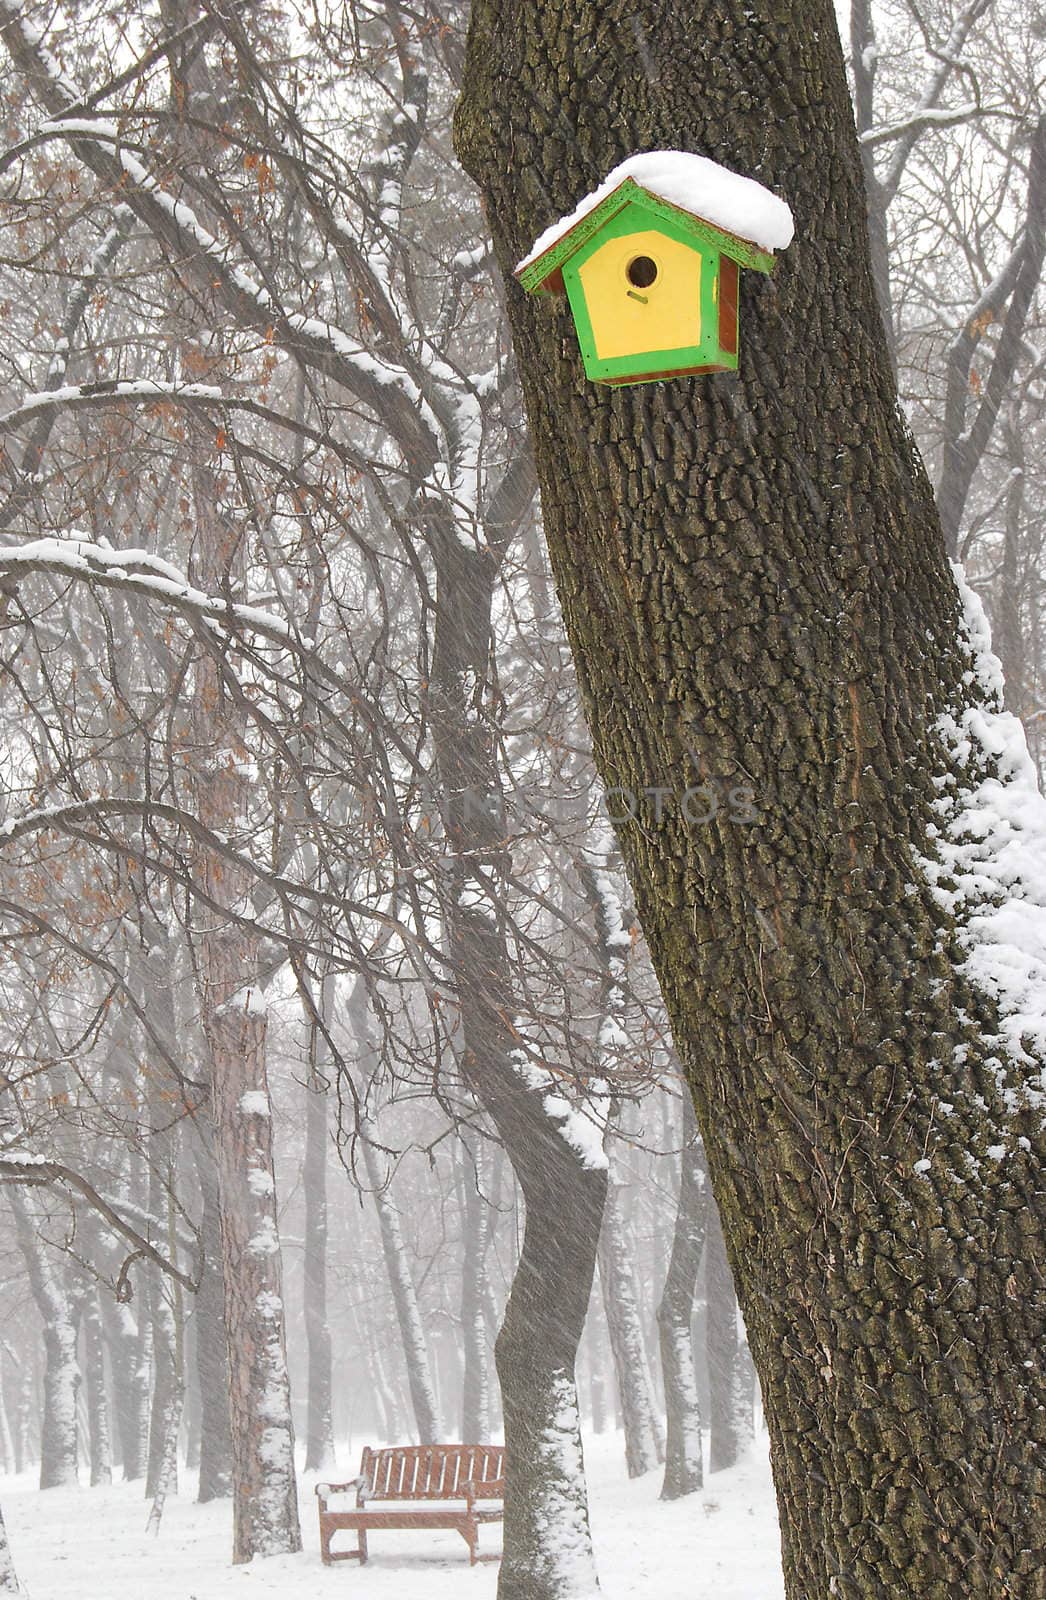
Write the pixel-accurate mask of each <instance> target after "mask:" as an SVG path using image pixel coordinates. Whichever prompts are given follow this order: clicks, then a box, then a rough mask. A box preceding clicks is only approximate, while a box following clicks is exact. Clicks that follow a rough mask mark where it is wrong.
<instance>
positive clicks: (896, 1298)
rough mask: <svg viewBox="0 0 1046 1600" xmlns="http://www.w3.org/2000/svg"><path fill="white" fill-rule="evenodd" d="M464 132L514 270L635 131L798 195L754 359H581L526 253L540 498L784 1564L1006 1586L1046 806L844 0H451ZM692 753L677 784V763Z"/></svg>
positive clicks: (753, 333) (760, 293) (828, 1579)
mask: <svg viewBox="0 0 1046 1600" xmlns="http://www.w3.org/2000/svg"><path fill="white" fill-rule="evenodd" d="M456 143H457V148H458V151H459V154H460V155H461V156H462V159H463V160H464V162H465V164H466V165H467V167H468V169H469V170H470V171H471V172H472V174H473V175H474V176H475V177H476V178H477V179H478V180H479V181H480V183H481V184H482V187H483V191H484V196H485V200H486V205H487V214H488V216H489V218H490V221H491V225H492V228H493V230H494V235H495V247H496V250H497V253H498V258H499V260H500V262H501V264H502V267H503V270H504V272H505V274H506V277H507V278H511V273H512V269H513V266H514V264H515V263H516V262H517V261H518V260H519V259H520V258H521V256H522V255H523V254H524V252H525V251H527V250H528V249H529V248H530V246H531V244H532V243H533V240H534V239H535V237H536V236H537V235H538V233H539V232H540V231H541V229H542V228H543V227H544V226H546V225H547V224H548V223H549V222H551V221H552V220H554V219H555V218H556V217H557V216H558V215H560V214H561V213H564V212H566V211H569V210H570V208H571V207H572V206H573V205H574V204H576V203H577V201H578V200H579V199H580V198H581V197H582V196H584V195H585V194H587V193H588V192H590V191H591V190H592V189H593V188H595V187H596V186H597V185H598V183H599V182H600V181H601V180H602V179H603V178H604V177H605V175H606V173H607V172H608V171H610V169H611V168H612V167H613V166H614V165H615V163H616V162H618V161H620V160H621V159H622V158H623V157H625V156H626V155H629V154H631V153H632V152H633V151H635V150H637V149H649V148H651V147H654V148H662V149H685V148H688V149H691V150H695V149H696V150H700V151H702V152H704V153H705V154H707V155H709V156H712V157H714V158H716V159H718V160H720V161H722V162H723V163H724V164H725V165H727V166H729V167H731V168H733V169H734V170H735V171H740V172H742V173H747V174H750V175H754V176H757V177H759V178H760V179H761V180H762V181H763V182H765V183H767V184H768V185H769V186H770V187H772V188H773V189H774V190H776V191H777V192H778V193H780V194H783V195H784V196H785V197H786V198H787V199H788V200H789V202H790V203H791V204H792V205H793V208H794V211H795V213H796V223H797V234H796V243H795V245H794V246H793V247H792V249H791V250H790V251H789V252H788V253H787V255H786V256H785V257H784V259H783V260H782V261H781V262H780V264H779V265H778V268H777V271H776V273H775V276H774V279H773V281H772V282H769V283H767V282H764V281H763V280H759V281H757V282H756V281H752V280H753V278H754V276H755V275H754V274H747V275H745V276H744V277H743V281H742V292H741V307H740V309H741V365H740V371H739V373H738V374H737V375H736V376H730V375H724V376H721V377H710V378H709V377H704V378H701V377H698V378H689V379H679V380H669V381H665V382H661V383H653V384H648V385H642V386H637V387H634V388H630V387H625V388H622V389H610V388H606V387H602V386H599V385H596V384H593V383H588V382H586V381H584V378H583V376H582V368H581V365H580V358H579V352H578V348H577V337H576V332H575V330H574V328H573V326H572V323H571V318H570V312H569V309H568V307H567V306H566V305H565V304H564V303H563V302H562V301H561V300H557V299H555V298H554V297H549V296H541V297H527V296H524V295H523V294H522V293H521V292H520V291H519V290H518V288H516V287H514V286H513V287H511V288H510V290H509V299H508V304H509V312H510V316H511V320H512V327H513V334H514V343H515V350H516V356H517V360H518V363H519V368H520V373H521V379H522V383H523V388H524V393H525V396H526V400H527V407H528V412H529V415H530V421H531V432H532V437H533V440H534V445H535V451H536V457H537V466H538V474H539V477H540V480H541V486H542V498H543V507H544V526H545V530H546V537H547V538H548V540H549V545H550V550H551V554H552V561H553V568H554V571H555V574H556V580H557V586H558V589H559V594H560V598H561V601H562V605H563V613H564V618H565V621H566V626H567V629H568V632H569V635H570V638H571V643H572V647H573V653H574V658H575V661H576V663H577V666H578V671H579V676H580V679H581V687H582V693H583V696H584V701H585V704H586V706H587V707H588V709H589V713H590V727H591V732H592V741H593V749H594V753H595V757H596V761H597V765H598V767H599V770H600V772H601V774H602V776H603V779H604V782H605V783H606V784H607V786H608V787H610V786H617V787H618V788H622V787H623V788H625V789H627V790H630V791H632V792H633V793H634V794H636V795H637V796H639V795H642V794H643V793H644V791H645V790H646V789H647V788H648V786H650V785H664V784H666V783H667V784H669V785H675V789H674V790H673V793H674V794H675V795H676V797H677V803H676V804H675V805H674V806H670V807H668V808H666V814H665V815H663V817H662V820H661V824H660V825H659V826H656V825H655V823H654V821H653V820H652V818H651V816H650V814H649V812H644V811H643V809H642V808H639V815H637V817H636V820H635V822H632V821H630V820H628V819H627V818H626V820H625V821H624V822H622V823H621V825H620V827H619V829H618V832H619V837H620V839H621V842H622V850H623V855H624V858H625V861H626V865H627V869H628V872H629V876H630V878H631V881H632V885H633V888H634V891H635V895H636V904H637V910H638V913H639V916H640V919H641V921H642V925H643V928H644V932H645V935H646V939H647V943H648V945H649V948H650V951H651V954H652V958H653V961H654V964H655V967H656V969H657V972H658V976H659V978H660V980H661V986H662V991H663V993H664V996H665V1001H666V1004H667V1007H668V1011H669V1016H670V1020H671V1023H672V1032H673V1037H674V1040H675V1044H676V1047H677V1049H678V1051H679V1054H680V1058H681V1061H682V1064H683V1066H684V1069H685V1071H686V1074H687V1077H688V1079H689V1081H690V1082H691V1085H692V1087H693V1090H694V1095H695V1105H696V1109H697V1113H698V1121H699V1125H700V1127H701V1131H702V1136H703V1138H704V1142H705V1149H706V1153H707V1157H708V1163H709V1170H710V1175H711V1178H712V1182H713V1186H714V1190H715V1195H716V1199H717V1201H718V1204H719V1207H720V1212H721V1215H722V1218H723V1226H724V1231H725V1234H726V1239H727V1246H728V1254H729V1259H730V1262H731V1265H732V1267H733V1269H734V1275H735V1281H736V1283H737V1287H738V1292H739V1294H740V1296H741V1300H742V1307H743V1310H744V1315H745V1322H746V1325H747V1328H748V1333H749V1338H750V1340H751V1344H752V1350H753V1354H754V1357H755V1360H756V1363H757V1368H758V1372H759V1377H760V1382H761V1389H762V1396H763V1403H764V1408H765V1415H766V1418H767V1423H768V1427H769V1431H770V1436H771V1446H772V1459H773V1463H774V1473H775V1482H776V1486H777V1492H778V1504H779V1510H780V1522H781V1529H782V1547H783V1559H784V1570H785V1587H786V1593H787V1595H788V1600H827V1597H828V1596H830V1595H832V1594H842V1593H845V1594H846V1595H847V1596H848V1600H901V1597H908V1596H910V1595H912V1594H913V1593H918V1594H919V1595H920V1600H969V1597H976V1600H987V1597H989V1596H993V1595H997V1594H998V1593H999V1592H1000V1587H1001V1586H1002V1585H1005V1587H1006V1589H1007V1591H1008V1600H1032V1597H1033V1596H1036V1595H1037V1594H1038V1593H1041V1564H1040V1562H1039V1561H1038V1558H1037V1556H1036V1554H1035V1553H1034V1552H1035V1551H1036V1550H1037V1547H1038V1544H1039V1534H1038V1529H1039V1528H1040V1527H1041V1526H1043V1525H1044V1524H1046V1475H1044V1474H1043V1473H1042V1471H1041V1468H1040V1466H1039V1462H1041V1458H1042V1450H1043V1447H1044V1444H1046V1431H1044V1430H1046V1393H1044V1391H1043V1377H1044V1375H1043V1366H1042V1361H1041V1341H1042V1327H1043V1293H1044V1290H1043V1285H1042V1283H1041V1281H1040V1280H1039V1279H1038V1278H1036V1276H1035V1273H1034V1269H1033V1268H1032V1267H1031V1266H1030V1263H1031V1262H1032V1261H1034V1260H1037V1259H1039V1258H1040V1257H1041V1255H1042V1252H1043V1244H1042V1241H1043V1236H1044V1221H1046V1219H1044V1215H1043V1197H1042V1186H1041V1162H1042V1155H1043V1148H1042V1138H1043V1134H1042V1127H1041V1119H1040V1117H1039V1115H1038V1111H1037V1105H1038V1094H1039V1077H1040V1073H1041V1066H1042V1053H1043V1052H1042V1047H1041V1044H1040V1042H1039V1041H1040V1026H1041V1008H1040V1006H1039V1005H1038V1003H1036V1005H1035V1007H1034V1008H1033V1015H1032V1018H1031V1019H1030V1020H1031V1021H1032V1024H1033V1026H1032V1032H1031V1034H1030V1035H1028V1034H1025V1035H1024V1036H1023V1038H1022V1022H1027V1021H1028V1020H1029V1019H1028V1018H1027V1017H1026V1016H1025V1015H1024V1013H1023V1012H1022V1010H1021V1002H1020V995H1021V993H1024V994H1025V996H1027V994H1028V993H1029V992H1032V993H1034V992H1035V989H1036V985H1037V979H1035V978H1032V977H1031V973H1032V972H1033V971H1034V970H1035V968H1034V961H1035V959H1036V958H1035V957H1034V956H1033V954H1032V953H1031V952H1030V951H1029V952H1028V953H1027V955H1019V954H1018V955H1016V956H1015V959H1017V960H1018V961H1019V962H1021V963H1024V964H1023V965H1021V966H1020V967H1019V972H1020V974H1022V975H1027V978H1028V982H1027V987H1026V988H1022V984H1023V981H1024V980H1023V976H1022V977H1021V979H1020V981H1019V982H1017V983H1016V984H1011V983H1010V982H1009V980H1008V978H1007V971H1006V963H1005V961H1003V960H1000V962H999V963H998V965H993V966H992V967H991V971H990V975H988V976H986V975H985V969H984V968H982V967H981V966H979V964H978V960H977V958H976V956H974V955H972V954H971V952H972V951H975V950H979V949H980V948H981V947H982V945H981V941H982V940H983V939H985V938H987V937H988V935H989V932H990V933H991V934H994V935H997V936H999V937H1000V938H1001V937H1002V935H1001V932H1000V928H999V924H998V922H997V920H995V914H994V910H993V906H994V904H995V902H996V900H997V899H998V900H999V901H1003V902H1006V903H1007V904H1009V903H1014V904H1016V903H1019V902H1020V901H1021V899H1022V898H1024V899H1026V900H1027V901H1029V902H1030V903H1031V904H1033V905H1035V906H1038V905H1041V892H1040V889H1038V888H1036V887H1035V885H1034V884H1033V883H1030V882H1025V881H1024V880H1023V879H1022V878H1021V877H1020V875H1019V868H1018V863H1017V862H1016V861H1014V859H1013V856H1012V855H1007V857H1006V860H1005V861H1004V860H1001V859H1000V857H999V854H998V851H999V848H1000V837H1001V836H1003V835H1004V836H1005V837H1006V838H1007V839H1009V838H1011V837H1012V835H1011V834H1010V832H1009V831H1008V830H1009V826H1010V825H1009V824H1007V827H1006V828H1005V829H1002V830H1001V833H1000V830H999V829H995V828H993V827H992V826H987V825H986V824H987V820H988V814H987V812H986V811H985V810H984V801H983V795H984V791H983V789H982V785H987V786H988V788H989V790H990V792H991V794H992V796H993V803H997V804H998V805H999V806H1001V807H1003V808H1004V809H1007V811H1008V812H1009V813H1012V814H1014V815H1016V814H1017V812H1018V811H1019V813H1020V815H1021V817H1022V823H1021V825H1020V828H1017V827H1016V825H1014V827H1015V832H1019V831H1021V830H1022V829H1023V827H1024V826H1025V824H1026V823H1027V824H1028V825H1029V826H1030V827H1031V829H1032V833H1033V837H1034V838H1035V839H1036V849H1037V848H1038V847H1039V846H1038V839H1039V837H1040V836H1041V811H1040V809H1039V803H1038V802H1037V801H1036V800H1035V798H1034V796H1033V795H1032V793H1031V779H1030V775H1029V772H1028V769H1027V767H1026V766H1025V765H1024V762H1023V756H1022V753H1021V749H1020V745H1019V741H1018V739H1017V737H1016V735H1015V733H1014V730H1013V728H1012V726H1011V725H1009V724H1008V723H1005V722H1003V721H1002V720H1000V697H999V694H998V690H997V687H996V685H995V683H994V681H993V679H992V676H991V671H992V669H991V665H990V662H989V661H988V659H987V657H986V655H985V653H984V647H983V622H982V619H981V618H980V616H979V615H978V612H977V608H976V605H975V602H974V601H973V600H972V599H971V598H970V597H969V595H968V594H963V595H961V594H960V592H959V591H958V590H957V587H956V584H955V582H954V581H953V579H952V577H951V575H950V574H949V571H948V568H947V563H946V557H945V548H944V541H943V537H942V533H941V528H940V523H939V520H938V518H937V514H936V510H935V506H934V501H933V495H932V493H931V490H930V486H929V483H928V481H927V479H926V476H925V473H924V471H923V469H922V466H921V464H920V462H919V461H918V459H917V456H916V453H915V451H914V448H913V445H912V442H911V438H910V436H909V434H908V431H907V428H906V425H905V423H904V419H903V416H902V414H901V411H900V408H899V407H898V404H897V396H896V390H895V387H894V384H893V381H892V375H891V370H890V363H889V359H888V355H887V351H886V349H885V345H884V341H883V333H882V319H881V316H880V312H879V306H878V302H877V300H876V295H875V290H874V285H873V282H872V277H871V271H870V266H869V258H868V245H867V237H866V231H865V224H864V217H865V209H866V208H865V197H864V193H863V185H862V178H861V161H860V154H859V152H858V149H857V145H856V140H855V136H854V127H853V113H852V108H851V103H850V96H849V91H848V88H847V83H846V75H845V68H844V63H843V56H842V51H841V49H840V45H839V38H838V31H837V27H836V22H835V16H834V13H833V8H832V6H831V5H830V4H829V3H828V0H802V3H800V0H721V3H720V4H718V5H716V6H714V7H704V8H702V9H701V11H700V15H699V18H698V19H697V23H696V25H695V13H694V8H693V6H691V5H688V4H683V3H682V0H657V3H656V4H655V3H654V0H638V3H637V4H636V5H634V6H633V7H631V8H630V9H629V13H628V16H627V19H622V17H621V14H620V9H619V8H618V7H616V6H613V5H611V4H610V3H609V0H559V3H558V4H556V5H554V6H552V5H516V4H510V3H508V0H474V5H473V9H472V17H471V25H470V33H469V44H468V51H467V60H466V68H465V77H464V93H463V98H462V101H461V104H460V105H459V107H458V111H457V116H456ZM982 735H983V737H982ZM993 746H994V750H993ZM1002 749H1005V750H1006V755H1005V758H1004V759H1002V760H1000V758H999V751H1000V750H1002ZM708 778H712V779H715V780H716V783H717V785H718V787H717V789H716V790H715V791H714V792H715V793H716V794H717V795H718V796H720V797H721V804H720V805H719V807H718V809H717V812H716V815H715V817H714V818H713V819H712V820H711V821H708V820H701V821H700V822H699V821H696V820H694V819H693V817H692V816H691V815H690V814H688V812H687V811H686V809H685V808H684V806H683V805H682V803H681V802H680V798H679V797H680V792H681V791H682V792H685V790H686V789H687V788H689V787H690V785H691V784H693V783H695V782H696V783H704V782H705V781H706V780H707V779H708ZM739 786H740V787H742V788H743V789H745V790H747V791H748V793H747V796H746V797H742V798H746V799H747V800H748V801H750V803H749V804H738V803H736V795H737V791H738V787H739ZM732 794H733V795H734V799H732V798H731V796H732ZM949 796H952V797H953V798H951V799H950V798H949ZM979 808H980V809H979ZM993 815H994V813H993ZM706 816H707V808H705V809H704V810H703V812H702V817H703V818H704V817H706ZM967 818H968V819H969V820H968V822H967V821H966V819H967ZM972 836H975V837H976V839H977V841H978V843H979V845H980V847H981V848H980V850H979V853H978V855H977V858H976V872H975V873H966V874H965V875H964V874H963V872H962V869H961V865H960V863H961V861H962V860H963V856H962V853H961V850H959V847H958V845H955V844H954V843H953V841H955V840H962V839H963V838H966V839H970V838H971V837H972ZM957 851H958V852H959V853H958V855H957V854H956V852H957ZM1018 855H1019V852H1018ZM953 870H958V871H960V876H964V882H963V884H962V885H961V886H955V880H954V879H953V878H952V877H951V876H950V874H951V872H952V871H953ZM1007 873H1008V874H1009V875H1008V876H1006V874H1007ZM1015 880H1016V881H1015ZM986 884H987V885H989V886H990V885H993V884H994V885H996V886H997V888H986V887H985V885H986ZM953 888H954V892H953ZM1037 916H1038V913H1037V912H1036V917H1037ZM982 919H983V920H982ZM1018 920H1019V919H1018ZM1010 931H1011V933H1012V927H1011V929H1010ZM1014 950H1015V947H1014V946H1012V945H1011V946H1009V947H1008V953H1011V954H1012V953H1014ZM942 1102H943V1104H944V1106H946V1107H947V1110H946V1111H942ZM989 1152H990V1153H989Z"/></svg>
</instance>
